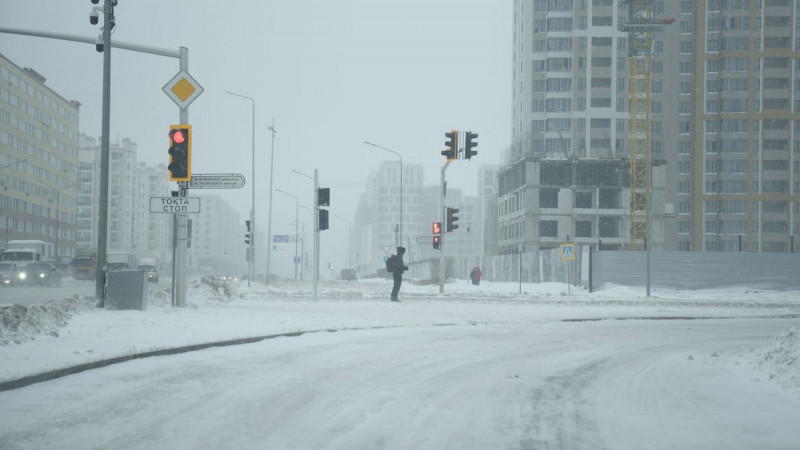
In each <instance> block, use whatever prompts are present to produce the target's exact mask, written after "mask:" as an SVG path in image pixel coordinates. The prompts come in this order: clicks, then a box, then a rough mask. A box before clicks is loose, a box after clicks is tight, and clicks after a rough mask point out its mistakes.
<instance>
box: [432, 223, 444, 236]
mask: <svg viewBox="0 0 800 450" xmlns="http://www.w3.org/2000/svg"><path fill="white" fill-rule="evenodd" d="M433 234H442V222H433Z"/></svg>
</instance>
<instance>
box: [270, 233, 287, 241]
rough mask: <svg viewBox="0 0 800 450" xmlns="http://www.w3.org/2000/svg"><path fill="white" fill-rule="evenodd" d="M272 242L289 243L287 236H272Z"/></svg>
mask: <svg viewBox="0 0 800 450" xmlns="http://www.w3.org/2000/svg"><path fill="white" fill-rule="evenodd" d="M272 242H289V235H288V234H273V235H272Z"/></svg>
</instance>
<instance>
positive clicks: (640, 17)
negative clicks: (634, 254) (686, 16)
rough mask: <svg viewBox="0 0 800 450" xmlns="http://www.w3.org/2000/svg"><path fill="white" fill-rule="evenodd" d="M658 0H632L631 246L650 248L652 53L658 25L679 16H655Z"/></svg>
mask: <svg viewBox="0 0 800 450" xmlns="http://www.w3.org/2000/svg"><path fill="white" fill-rule="evenodd" d="M653 3H654V0H628V8H629V16H628V23H627V24H626V26H625V30H626V31H627V32H628V56H629V57H630V117H631V119H630V121H631V126H630V146H631V245H630V249H631V250H640V249H644V250H646V249H647V246H646V242H647V238H648V237H649V234H650V211H651V204H650V203H651V195H652V180H651V174H652V135H651V134H652V129H653V128H652V127H653V123H652V122H653V120H652V111H651V105H652V81H653V72H652V64H651V57H652V55H653V33H654V31H655V29H656V27H661V26H664V25H669V24H671V23H673V22H675V19H655V18H654V17H653Z"/></svg>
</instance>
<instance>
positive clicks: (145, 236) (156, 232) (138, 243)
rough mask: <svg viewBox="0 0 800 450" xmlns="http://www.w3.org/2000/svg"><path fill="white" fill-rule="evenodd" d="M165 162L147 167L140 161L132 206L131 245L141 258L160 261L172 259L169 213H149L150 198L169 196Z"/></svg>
mask: <svg viewBox="0 0 800 450" xmlns="http://www.w3.org/2000/svg"><path fill="white" fill-rule="evenodd" d="M167 173H168V171H167V167H166V166H165V165H164V164H158V165H156V166H148V165H147V164H146V163H144V162H140V163H139V167H138V170H137V176H136V179H137V188H136V195H137V202H136V205H137V206H136V207H135V208H134V209H133V223H134V225H135V226H134V230H133V232H134V239H133V241H134V248H133V249H132V250H133V251H135V252H136V254H137V255H138V256H139V257H140V258H152V259H157V260H158V261H159V262H161V263H162V264H168V263H171V261H172V219H173V216H172V214H161V213H150V198H151V197H170V196H171V195H172V194H171V193H170V182H169V178H168V177H167Z"/></svg>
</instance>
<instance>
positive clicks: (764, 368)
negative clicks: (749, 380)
mask: <svg viewBox="0 0 800 450" xmlns="http://www.w3.org/2000/svg"><path fill="white" fill-rule="evenodd" d="M746 357H747V358H748V359H749V362H750V364H751V366H753V367H755V368H756V369H758V370H759V371H761V372H764V373H766V374H767V375H768V376H769V379H770V380H773V381H775V382H776V383H778V384H779V385H781V386H783V387H789V388H800V327H797V326H790V327H787V328H786V329H785V330H783V332H782V333H780V334H779V335H778V336H775V337H774V338H773V339H772V341H770V342H769V343H768V344H766V345H765V346H763V347H760V348H757V349H754V350H752V351H750V352H749V353H748V355H747V356H746Z"/></svg>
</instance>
